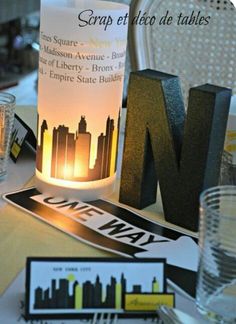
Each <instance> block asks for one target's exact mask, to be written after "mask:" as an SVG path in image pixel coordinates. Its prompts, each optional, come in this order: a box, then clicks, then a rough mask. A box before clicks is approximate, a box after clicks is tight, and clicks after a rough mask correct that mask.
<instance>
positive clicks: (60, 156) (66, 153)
mask: <svg viewBox="0 0 236 324" xmlns="http://www.w3.org/2000/svg"><path fill="white" fill-rule="evenodd" d="M74 161H75V139H74V134H73V133H69V128H68V127H65V126H64V125H60V126H59V127H58V128H55V127H54V128H53V137H52V169H51V176H52V177H53V178H57V179H65V180H72V179H73V178H74Z"/></svg>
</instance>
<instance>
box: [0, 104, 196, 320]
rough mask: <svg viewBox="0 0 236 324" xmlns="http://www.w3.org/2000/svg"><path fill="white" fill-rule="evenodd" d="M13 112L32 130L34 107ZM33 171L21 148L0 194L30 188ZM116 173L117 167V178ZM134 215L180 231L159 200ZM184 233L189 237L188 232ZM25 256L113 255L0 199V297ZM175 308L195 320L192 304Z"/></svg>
mask: <svg viewBox="0 0 236 324" xmlns="http://www.w3.org/2000/svg"><path fill="white" fill-rule="evenodd" d="M16 113H17V114H18V115H20V116H21V117H22V118H23V119H24V120H25V121H26V122H27V123H28V125H34V126H33V128H35V125H36V118H37V113H36V108H35V107H30V106H28V107H23V106H22V107H19V106H18V107H17V108H16ZM123 124H124V122H123ZM123 135H124V128H123V129H121V141H120V152H122V146H123V143H122V138H123V137H124V136H123ZM120 164H121V154H119V163H118V165H120ZM34 170H35V153H34V152H32V151H31V150H30V149H29V148H28V149H25V150H24V151H23V152H22V154H21V155H20V157H19V160H18V161H17V163H16V164H15V163H13V162H12V161H9V168H8V176H7V178H6V179H5V180H3V181H2V182H1V183H0V194H1V195H2V194H3V193H6V192H11V191H16V190H17V189H21V188H22V187H23V186H25V184H26V187H27V186H32V185H33V179H32V177H33V175H34ZM119 173H120V171H119V168H118V175H119ZM111 200H117V192H116V193H114V194H113V196H112V197H111ZM138 213H139V214H141V215H144V216H146V217H148V218H150V219H152V220H156V221H158V222H159V223H162V224H164V225H165V226H168V227H170V228H173V229H176V230H180V231H182V232H183V230H182V229H180V228H179V227H177V226H174V225H171V224H168V223H166V222H165V220H164V217H163V213H162V207H161V201H160V199H158V201H157V203H156V204H155V205H152V206H150V207H148V208H146V209H145V210H142V211H138ZM184 232H185V233H186V234H193V233H191V232H189V231H184ZM195 236H196V233H195ZM28 256H76V257H78V256H79V257H85V256H86V257H109V256H113V257H115V256H116V255H114V254H112V253H108V252H106V251H103V250H99V249H96V248H94V247H91V246H88V245H86V244H84V243H82V242H79V241H77V240H75V239H74V238H72V237H69V236H68V235H66V234H65V233H62V232H60V231H58V230H57V229H55V228H53V227H51V226H48V225H47V224H45V223H43V222H41V221H40V220H38V219H36V218H34V217H32V216H30V215H29V214H27V213H25V212H23V211H21V210H19V209H17V208H16V207H14V206H11V205H9V204H7V203H6V202H4V201H3V200H2V199H0V259H1V262H0V295H1V294H2V293H3V292H4V290H5V289H6V288H7V287H8V286H9V284H10V283H11V282H12V280H13V279H14V278H15V277H16V275H17V274H18V273H19V272H20V271H21V270H22V269H23V268H24V267H25V260H26V257H28ZM0 300H1V299H0ZM176 305H177V308H179V309H182V310H183V311H184V310H186V311H187V312H188V313H191V314H192V315H194V316H195V317H199V315H198V313H197V312H196V310H195V306H194V302H193V301H191V300H188V299H187V298H184V297H183V296H182V297H181V296H180V295H178V298H177V302H176Z"/></svg>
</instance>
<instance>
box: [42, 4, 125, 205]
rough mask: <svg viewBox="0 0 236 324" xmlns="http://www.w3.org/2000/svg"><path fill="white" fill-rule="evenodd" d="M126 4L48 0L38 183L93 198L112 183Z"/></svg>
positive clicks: (53, 191) (44, 17) (59, 191)
mask: <svg viewBox="0 0 236 324" xmlns="http://www.w3.org/2000/svg"><path fill="white" fill-rule="evenodd" d="M128 9H129V7H128V6H126V5H123V4H118V3H111V2H105V1H89V0H88V1H83V0H53V1H52V0H42V2H41V27H40V58H39V88H38V93H39V96H38V147H37V161H36V186H37V188H38V189H39V190H40V191H41V192H47V193H51V194H53V195H60V196H64V197H77V198H80V199H81V200H92V199H96V198H98V197H101V196H104V195H106V194H108V193H110V192H111V191H112V190H113V185H114V180H115V172H116V155H117V143H118V128H119V116H120V115H119V114H120V107H121V100H122V88H123V76H124V62H125V52H126V44H127V29H128Z"/></svg>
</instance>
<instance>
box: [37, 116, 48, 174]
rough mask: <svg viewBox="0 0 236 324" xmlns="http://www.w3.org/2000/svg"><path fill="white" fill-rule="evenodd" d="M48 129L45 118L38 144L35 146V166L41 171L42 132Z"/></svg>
mask: <svg viewBox="0 0 236 324" xmlns="http://www.w3.org/2000/svg"><path fill="white" fill-rule="evenodd" d="M46 130H48V125H47V122H46V120H44V121H43V122H42V125H41V130H40V145H39V146H37V155H36V167H37V169H38V170H39V171H40V172H42V170H43V148H44V133H45V131H46Z"/></svg>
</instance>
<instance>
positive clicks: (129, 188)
mask: <svg viewBox="0 0 236 324" xmlns="http://www.w3.org/2000/svg"><path fill="white" fill-rule="evenodd" d="M230 99H231V90H229V89H227V88H222V87H217V86H213V85H209V84H206V85H203V86H199V87H195V88H191V89H190V95H189V104H188V112H187V116H186V118H185V110H184V104H183V99H182V94H181V88H180V85H179V79H178V77H176V76H173V75H169V74H165V73H161V72H157V71H152V70H144V71H140V72H134V73H131V77H130V84H129V95H128V107H127V122H126V135H125V146H124V154H123V164H122V175H121V188H120V202H122V203H124V204H127V205H130V206H132V207H135V208H138V209H142V208H144V207H146V206H148V205H150V204H153V203H155V201H156V191H157V182H158V181H159V185H160V191H161V197H162V202H163V209H164V214H165V218H166V220H167V221H169V222H171V223H173V224H176V225H179V226H182V227H185V228H187V229H190V230H192V231H197V230H198V215H199V195H200V193H201V192H202V191H203V190H204V189H206V188H209V187H212V186H215V185H217V184H218V179H219V173H220V165H221V156H222V152H223V147H224V138H225V131H226V125H227V118H228V113H229V105H230Z"/></svg>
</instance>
